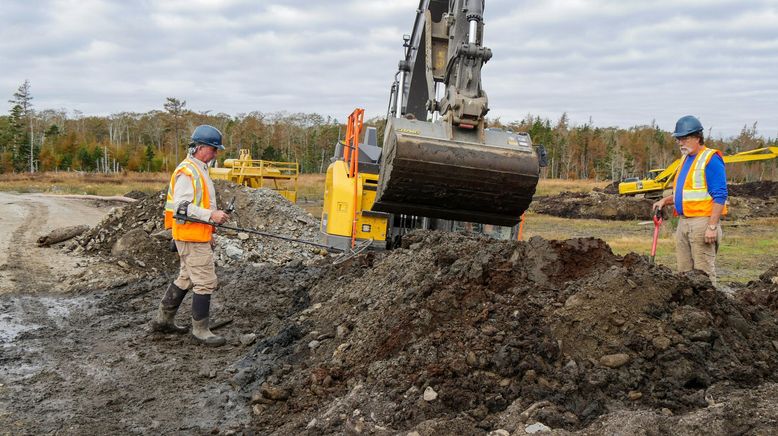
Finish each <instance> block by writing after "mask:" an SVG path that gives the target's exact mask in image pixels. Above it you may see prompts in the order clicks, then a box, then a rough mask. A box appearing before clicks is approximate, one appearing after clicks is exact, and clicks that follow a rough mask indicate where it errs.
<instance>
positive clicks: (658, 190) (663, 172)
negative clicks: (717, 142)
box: [619, 147, 778, 197]
mask: <svg viewBox="0 0 778 436" xmlns="http://www.w3.org/2000/svg"><path fill="white" fill-rule="evenodd" d="M776 157H778V147H765V148H757V149H754V150H749V151H744V152H742V153H736V154H731V155H728V156H724V163H725V164H729V163H737V162H756V161H761V160H769V159H775V158H776ZM680 164H681V159H678V160H676V161H675V162H673V163H671V164H670V165H669V166H668V167H667V168H665V169H656V170H651V171H650V172H649V178H647V179H643V180H637V181H629V182H621V183H619V194H621V195H639V194H642V195H645V196H646V197H660V196H662V191H664V190H665V189H669V188H670V187H671V186H672V184H673V180H674V179H675V173H676V171H678V166H679V165H680ZM652 176H653V177H652Z"/></svg>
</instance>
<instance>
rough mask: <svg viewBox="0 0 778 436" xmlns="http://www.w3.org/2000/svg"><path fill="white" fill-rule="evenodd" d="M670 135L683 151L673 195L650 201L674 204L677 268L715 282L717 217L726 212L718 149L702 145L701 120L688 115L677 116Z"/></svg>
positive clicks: (718, 236) (724, 177)
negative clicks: (676, 217) (699, 274)
mask: <svg viewBox="0 0 778 436" xmlns="http://www.w3.org/2000/svg"><path fill="white" fill-rule="evenodd" d="M673 137H675V139H676V142H677V143H678V146H679V147H680V150H681V154H682V155H683V157H682V158H681V165H680V167H679V170H678V172H677V173H676V176H675V182H674V184H673V195H669V196H667V197H664V198H663V199H661V200H659V201H657V202H656V203H654V209H661V208H662V207H664V206H666V205H671V204H674V205H675V214H676V215H678V216H679V217H680V219H679V220H678V229H677V230H676V233H675V238H676V260H677V262H678V271H679V272H685V271H691V270H693V269H696V270H701V271H703V272H705V273H707V274H708V276H709V277H710V279H711V282H712V283H713V284H714V285H715V284H716V266H715V261H716V252H717V251H718V248H719V241H720V240H721V236H722V233H721V226H720V224H719V219H720V218H721V216H723V215H726V214H727V175H726V171H725V168H724V159H723V157H722V155H721V152H720V151H718V150H714V149H712V148H707V147H705V145H704V144H705V139H704V138H703V128H702V123H700V120H698V119H697V118H695V117H693V116H691V115H686V116H684V117H681V118H680V119H679V120H678V122H677V123H676V124H675V132H674V133H673Z"/></svg>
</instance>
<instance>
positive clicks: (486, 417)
mask: <svg viewBox="0 0 778 436" xmlns="http://www.w3.org/2000/svg"><path fill="white" fill-rule="evenodd" d="M403 245H404V248H403V249H398V250H396V251H393V252H390V253H382V254H376V253H370V254H367V255H364V256H361V257H359V258H357V259H355V260H353V261H351V263H349V264H348V265H341V266H339V267H331V270H330V271H328V272H326V273H324V274H322V277H321V278H320V279H319V280H318V283H317V284H316V285H315V286H314V287H313V288H312V289H310V291H309V296H310V303H311V305H310V307H309V308H308V309H306V310H304V311H303V312H301V313H300V314H299V316H296V317H295V318H293V320H291V321H292V322H291V323H290V324H287V326H286V329H285V330H283V331H286V332H287V334H288V333H289V332H291V331H293V332H294V335H293V336H294V337H295V338H298V339H296V340H293V341H291V343H290V344H289V345H288V347H287V349H286V351H284V354H286V355H287V357H286V358H285V359H283V360H281V361H280V362H279V363H278V364H277V365H275V366H274V367H273V368H272V369H270V370H268V368H264V367H261V366H260V365H258V362H262V361H263V360H262V355H263V353H266V352H268V351H267V349H268V348H267V347H268V345H267V344H263V345H261V346H257V347H256V348H255V349H254V351H253V353H251V354H249V355H248V356H247V357H246V359H245V362H244V363H245V364H246V368H245V370H246V371H248V372H250V373H252V374H259V373H262V374H263V376H262V377H260V376H257V377H256V378H254V381H253V382H252V383H247V384H246V385H245V386H244V387H243V388H242V389H245V390H246V392H247V393H250V392H253V393H254V396H253V403H255V404H254V412H255V414H256V416H255V420H254V422H253V423H252V427H253V428H254V429H256V430H259V431H260V432H261V433H270V432H275V433H277V434H290V433H298V432H301V431H303V430H304V429H307V430H308V431H310V432H313V433H343V432H349V431H357V432H361V431H367V432H376V431H388V432H397V431H409V430H416V431H418V432H419V433H420V434H423V435H424V434H434V433H445V434H453V433H457V434H475V433H479V432H483V431H489V430H495V429H498V428H502V429H505V430H508V431H514V430H515V429H519V428H521V429H523V428H524V427H523V426H524V424H525V423H532V422H535V421H540V422H542V423H543V424H545V425H548V426H551V427H555V428H565V429H576V428H581V427H582V426H584V425H586V424H589V423H591V422H592V421H593V420H595V419H596V418H597V417H599V416H600V415H602V414H604V413H605V412H607V411H609V410H615V409H620V408H634V407H642V408H646V407H649V408H654V409H657V410H659V409H662V408H666V409H669V410H670V411H672V412H675V413H677V412H685V411H690V410H695V409H698V408H702V407H705V406H707V405H708V402H707V401H706V391H707V389H709V388H710V387H712V386H714V385H715V384H717V383H719V382H726V383H728V384H730V385H732V386H741V387H743V386H751V385H754V384H758V383H760V382H761V381H764V380H774V379H775V378H776V377H775V375H774V374H775V370H776V369H778V359H776V353H775V351H776V350H775V348H774V345H773V343H772V342H771V338H772V337H775V334H776V333H778V327H777V326H776V319H775V317H774V316H772V315H770V314H765V313H764V311H760V310H759V309H758V308H753V307H752V306H749V305H746V304H743V303H741V302H739V301H735V300H732V299H729V298H728V297H727V296H726V295H725V294H723V293H721V292H718V291H715V290H714V289H712V287H711V286H710V283H709V281H708V280H707V278H706V277H704V276H702V275H698V274H691V275H687V276H677V275H673V274H672V273H671V271H670V270H669V269H667V268H663V267H654V266H650V265H649V264H648V262H647V260H646V259H645V258H644V257H640V256H637V255H629V256H626V257H623V258H622V257H619V256H616V255H614V254H613V253H612V252H611V251H610V249H609V247H607V245H606V244H605V243H604V242H603V241H600V240H597V239H573V240H568V241H547V240H543V239H539V238H533V239H531V240H530V241H528V242H508V241H494V240H487V239H481V238H470V237H465V236H463V235H458V234H445V233H438V232H416V233H413V234H411V235H409V236H407V237H406V238H405V240H404V243H403ZM289 329H292V330H289ZM263 350H264V351H263Z"/></svg>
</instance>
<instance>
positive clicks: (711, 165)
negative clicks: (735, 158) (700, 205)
mask: <svg viewBox="0 0 778 436" xmlns="http://www.w3.org/2000/svg"><path fill="white" fill-rule="evenodd" d="M694 156H696V155H689V156H688V157H687V158H686V160H684V162H683V166H682V167H681V169H680V173H679V174H678V189H676V190H675V211H676V212H677V213H678V215H683V197H682V192H683V183H684V181H685V180H686V176H687V175H688V174H689V168H691V167H692V162H694ZM705 180H706V181H707V184H708V194H710V196H711V197H713V202H714V203H716V204H726V202H727V197H728V195H729V194H728V193H727V173H726V171H725V170H724V160H723V159H722V158H721V156H720V155H719V154H718V153H716V154H714V155H713V157H712V158H711V159H710V162H708V165H707V166H706V167H705Z"/></svg>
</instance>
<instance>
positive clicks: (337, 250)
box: [173, 214, 345, 253]
mask: <svg viewBox="0 0 778 436" xmlns="http://www.w3.org/2000/svg"><path fill="white" fill-rule="evenodd" d="M173 218H174V219H177V220H182V221H188V222H190V223H200V224H208V225H209V226H213V227H219V228H222V229H229V230H235V231H238V232H246V233H253V234H255V235H260V236H267V237H268V238H276V239H283V240H284V241H290V242H298V243H300V244H307V245H313V246H314V247H319V248H324V249H325V250H327V251H329V252H332V253H343V252H345V250H342V249H340V248H337V247H333V246H331V245H325V244H319V243H318V242H312V241H306V240H304V239H294V238H289V237H286V236H281V235H274V234H272V233H265V232H260V231H259V230H253V229H244V228H242V227H234V226H228V225H225V224H217V223H215V222H212V221H204V220H200V219H197V218H192V217H189V216H186V215H181V214H175V215H173Z"/></svg>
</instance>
